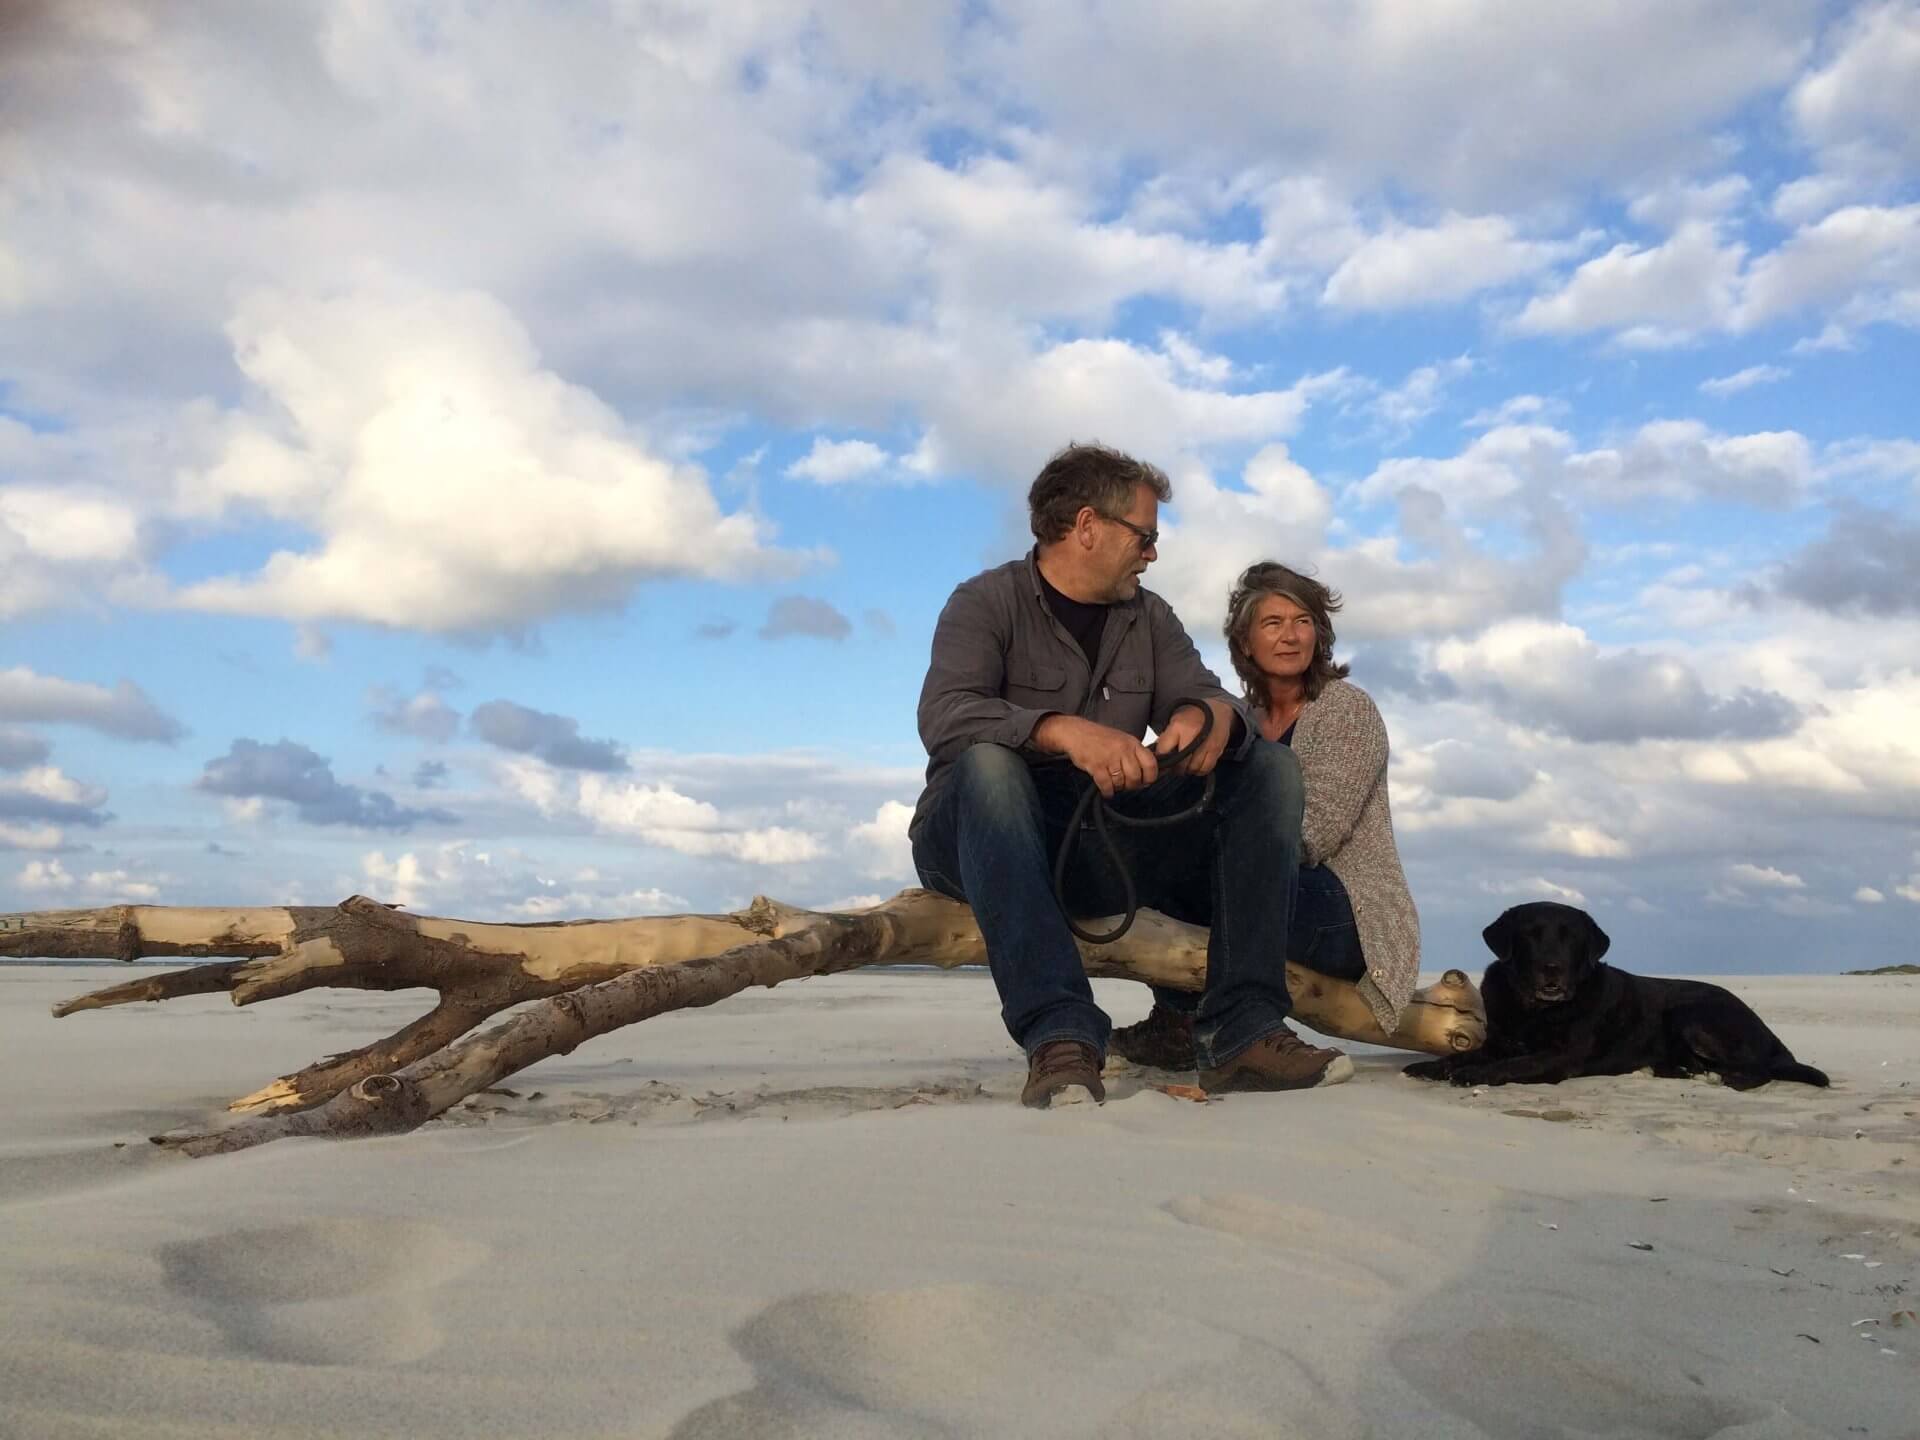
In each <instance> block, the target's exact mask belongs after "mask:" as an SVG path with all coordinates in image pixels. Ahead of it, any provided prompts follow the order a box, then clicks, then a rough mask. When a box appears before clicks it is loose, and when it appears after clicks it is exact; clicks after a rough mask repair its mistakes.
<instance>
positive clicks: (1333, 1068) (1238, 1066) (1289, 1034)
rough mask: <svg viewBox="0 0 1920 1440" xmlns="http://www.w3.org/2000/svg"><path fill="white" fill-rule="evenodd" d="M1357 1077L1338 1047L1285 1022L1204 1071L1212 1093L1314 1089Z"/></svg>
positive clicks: (1205, 1087) (1204, 1080) (1204, 1086)
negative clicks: (1307, 1037)
mask: <svg viewBox="0 0 1920 1440" xmlns="http://www.w3.org/2000/svg"><path fill="white" fill-rule="evenodd" d="M1352 1078H1353V1061H1351V1060H1349V1059H1348V1058H1347V1057H1346V1056H1345V1055H1343V1054H1341V1053H1340V1052H1339V1051H1338V1050H1322V1049H1321V1048H1320V1047H1319V1046H1317V1045H1309V1044H1307V1042H1306V1041H1304V1040H1302V1039H1301V1038H1300V1037H1299V1036H1298V1035H1296V1034H1294V1033H1293V1031H1291V1030H1289V1029H1287V1027H1286V1026H1284V1025H1282V1026H1281V1027H1280V1028H1279V1029H1278V1030H1276V1031H1274V1032H1273V1034H1271V1035H1263V1036H1262V1037H1261V1038H1260V1039H1258V1040H1256V1041H1254V1042H1253V1044H1251V1045H1249V1046H1248V1047H1247V1048H1246V1049H1244V1050H1242V1051H1241V1052H1240V1053H1239V1054H1238V1055H1236V1056H1234V1057H1233V1059H1231V1060H1229V1061H1227V1063H1226V1064H1224V1065H1222V1066H1219V1067H1218V1068H1217V1069H1213V1070H1202V1071H1201V1072H1200V1088H1201V1089H1202V1090H1205V1091H1206V1092H1207V1093H1208V1094H1209V1095H1222V1094H1225V1093H1226V1092H1228V1091H1230V1090H1311V1089H1313V1088H1314V1086H1316V1085H1338V1084H1339V1083H1340V1082H1341V1081H1342V1080H1351V1079H1352Z"/></svg>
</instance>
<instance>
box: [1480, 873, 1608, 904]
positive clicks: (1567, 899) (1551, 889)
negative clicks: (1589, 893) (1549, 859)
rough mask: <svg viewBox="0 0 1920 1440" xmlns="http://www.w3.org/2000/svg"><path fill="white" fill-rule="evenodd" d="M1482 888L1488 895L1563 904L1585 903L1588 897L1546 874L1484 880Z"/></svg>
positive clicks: (1481, 883)
mask: <svg viewBox="0 0 1920 1440" xmlns="http://www.w3.org/2000/svg"><path fill="white" fill-rule="evenodd" d="M1480 889H1481V890H1482V891H1484V892H1485V893H1486V894H1488V895H1500V896H1506V897H1511V898H1513V899H1516V900H1518V899H1520V898H1522V897H1525V898H1527V899H1532V900H1557V901H1559V902H1560V903H1561V904H1562V905H1585V904H1586V903H1587V897H1586V894H1585V892H1584V891H1581V890H1576V889H1575V888H1574V887H1573V886H1571V885H1560V884H1556V883H1555V882H1554V881H1552V880H1549V879H1547V878H1546V877H1545V876H1544V875H1529V876H1527V877H1526V878H1524V879H1514V880H1482V881H1481V882H1480Z"/></svg>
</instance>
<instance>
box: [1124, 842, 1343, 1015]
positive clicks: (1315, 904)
mask: <svg viewBox="0 0 1920 1440" xmlns="http://www.w3.org/2000/svg"><path fill="white" fill-rule="evenodd" d="M1287 958H1288V959H1289V960H1291V961H1293V962H1294V963H1295V964H1296V965H1304V966H1306V967H1307V969H1309V970H1314V971H1317V972H1319V973H1320V974H1322V975H1330V976H1332V977H1333V978H1334V979H1335V980H1358V979H1360V978H1361V977H1362V976H1364V975H1365V974H1366V973H1367V959H1366V955H1365V953H1364V952H1363V951H1362V950H1361V948H1360V927H1359V926H1358V925H1357V924H1356V923H1355V921H1354V918H1353V902H1352V901H1351V900H1350V899H1348V898H1347V887H1346V886H1345V885H1343V884H1341V883H1340V877H1339V876H1338V875H1336V874H1334V873H1333V871H1331V870H1329V869H1328V868H1327V867H1326V866H1325V865H1303V866H1301V867H1300V876H1299V881H1298V885H1297V888H1296V890H1295V892H1294V902H1293V929H1292V930H1291V932H1289V934H1288V936H1287ZM1152 989H1153V1002H1154V1004H1156V1005H1164V1006H1166V1007H1167V1009H1169V1010H1177V1011H1179V1012H1180V1013H1181V1014H1183V1015H1191V1014H1193V1012H1194V1009H1195V1007H1196V1006H1198V1005H1199V1003H1200V997H1199V996H1198V995H1196V994H1194V993H1193V992H1192V991H1191V990H1166V989H1162V988H1161V987H1160V986H1158V985H1155V986H1153V987H1152Z"/></svg>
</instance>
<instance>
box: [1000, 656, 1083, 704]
mask: <svg viewBox="0 0 1920 1440" xmlns="http://www.w3.org/2000/svg"><path fill="white" fill-rule="evenodd" d="M1066 690H1067V667H1066V666H1064V665H1049V664H1047V663H1045V662H1044V661H1035V660H1022V661H1021V662H1020V663H1018V664H1017V665H1013V666H1010V667H1009V668H1008V670H1007V699H1009V700H1010V701H1012V702H1013V703H1014V704H1015V705H1018V706H1021V707H1022V708H1023V709H1027V710H1067V711H1071V710H1072V708H1073V707H1071V706H1070V705H1068V704H1067V694H1066Z"/></svg>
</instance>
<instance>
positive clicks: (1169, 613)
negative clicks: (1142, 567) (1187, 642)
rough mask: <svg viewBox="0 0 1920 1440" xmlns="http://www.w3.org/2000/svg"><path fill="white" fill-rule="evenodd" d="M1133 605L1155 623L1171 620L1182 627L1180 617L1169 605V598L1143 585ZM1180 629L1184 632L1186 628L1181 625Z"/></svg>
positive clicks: (1135, 595)
mask: <svg viewBox="0 0 1920 1440" xmlns="http://www.w3.org/2000/svg"><path fill="white" fill-rule="evenodd" d="M1132 603H1133V604H1135V605H1137V606H1139V607H1140V613H1141V614H1142V615H1145V616H1146V617H1147V618H1148V619H1150V620H1153V621H1155V622H1159V621H1168V620H1170V621H1172V622H1173V623H1174V624H1175V625H1180V617H1179V616H1178V615H1176V614H1175V613H1174V609H1173V606H1172V605H1171V604H1169V603H1168V601H1167V597H1166V596H1164V595H1162V594H1161V593H1160V592H1159V591H1158V590H1149V589H1147V587H1146V586H1144V585H1142V586H1141V587H1140V588H1139V590H1138V591H1136V592H1135V594H1134V598H1133V601H1132ZM1180 628H1181V629H1183V630H1184V629H1185V628H1186V626H1184V625H1180Z"/></svg>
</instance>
